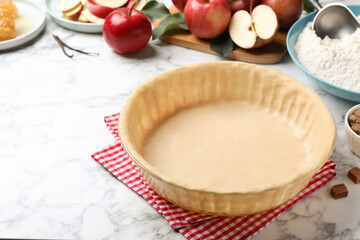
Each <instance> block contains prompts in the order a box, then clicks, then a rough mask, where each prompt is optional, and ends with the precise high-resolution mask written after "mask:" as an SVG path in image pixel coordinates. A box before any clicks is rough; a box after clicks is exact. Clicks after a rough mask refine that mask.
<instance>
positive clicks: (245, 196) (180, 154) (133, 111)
mask: <svg viewBox="0 0 360 240" xmlns="http://www.w3.org/2000/svg"><path fill="white" fill-rule="evenodd" d="M119 135H120V138H121V141H122V144H123V147H124V149H125V151H126V152H127V153H128V155H129V156H130V158H131V159H132V160H133V162H134V163H135V164H136V165H137V166H138V167H139V168H140V171H141V174H142V175H143V177H144V179H145V181H147V183H148V184H149V185H150V187H151V188H153V190H154V191H156V192H157V193H158V194H159V195H161V196H162V197H164V198H165V199H167V200H168V201H170V202H172V203H174V204H176V205H178V206H181V207H183V208H186V209H189V210H192V211H195V212H200V213H206V214H215V215H223V216H235V215H246V214H253V213H257V212H262V211H265V210H269V209H272V208H275V207H277V206H279V205H281V204H282V203H284V202H286V201H287V200H289V199H290V198H292V197H294V196H295V195H296V194H297V193H299V192H300V191H301V190H302V189H303V188H304V187H305V186H306V185H307V184H308V182H309V181H310V179H311V177H312V176H313V175H314V174H315V172H316V171H317V170H318V169H319V168H320V167H321V166H322V165H323V164H324V163H325V162H326V161H327V159H328V157H329V156H330V154H331V153H332V151H333V148H334V145H335V139H336V128H335V123H334V120H333V117H332V115H331V113H330V112H329V110H328V108H327V107H326V104H325V103H324V102H323V101H322V100H321V98H320V97H319V96H318V95H317V94H316V93H315V92H313V91H312V90H311V89H309V88H308V87H306V86H305V85H304V84H302V83H300V82H298V81H297V80H295V79H293V78H291V77H290V76H288V75H286V74H283V73H281V72H278V71H275V70H271V69H268V68H264V67H260V66H256V65H251V64H244V63H239V62H208V63H199V64H193V65H188V66H183V67H179V68H176V69H173V70H170V71H167V72H164V73H162V74H159V75H157V76H154V77H153V78H151V79H150V80H148V81H147V82H145V83H144V84H142V85H140V86H139V87H138V88H137V89H136V90H135V91H134V92H133V93H132V95H131V96H130V97H129V98H128V99H127V101H126V102H125V104H124V106H123V109H122V111H121V114H120V119H119Z"/></svg>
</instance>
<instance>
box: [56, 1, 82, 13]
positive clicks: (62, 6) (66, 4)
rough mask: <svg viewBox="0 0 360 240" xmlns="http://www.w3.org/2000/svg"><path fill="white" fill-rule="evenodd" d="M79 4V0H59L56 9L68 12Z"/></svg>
mask: <svg viewBox="0 0 360 240" xmlns="http://www.w3.org/2000/svg"><path fill="white" fill-rule="evenodd" d="M79 4H81V1H80V0H60V1H59V8H58V9H59V10H60V11H62V12H68V11H71V10H72V9H74V8H75V7H76V6H77V5H79Z"/></svg>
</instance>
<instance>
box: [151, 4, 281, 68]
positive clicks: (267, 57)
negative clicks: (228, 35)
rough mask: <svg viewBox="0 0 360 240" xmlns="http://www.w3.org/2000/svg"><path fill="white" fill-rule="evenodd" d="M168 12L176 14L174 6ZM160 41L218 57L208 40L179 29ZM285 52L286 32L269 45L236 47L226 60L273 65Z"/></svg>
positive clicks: (279, 34) (156, 23) (165, 35)
mask: <svg viewBox="0 0 360 240" xmlns="http://www.w3.org/2000/svg"><path fill="white" fill-rule="evenodd" d="M169 10H170V12H171V13H176V12H178V10H177V9H176V8H175V6H171V7H170V8H169ZM160 21H161V20H160V19H157V20H156V21H155V22H154V28H155V27H157V25H158V24H159V23H160ZM160 39H161V40H162V41H165V42H168V43H171V44H174V45H178V46H181V47H185V48H190V49H194V50H197V51H201V52H206V53H210V54H214V55H218V54H217V53H215V52H213V51H212V50H211V49H210V40H206V39H197V38H196V37H195V36H194V35H192V34H191V33H189V32H188V31H184V30H181V29H173V30H170V31H169V32H167V33H166V34H163V35H161V36H160ZM286 51H287V49H286V32H283V31H279V33H278V34H277V36H276V38H275V39H274V41H273V42H272V43H270V44H269V45H266V46H264V47H261V48H258V49H251V50H246V49H242V48H240V47H237V46H236V47H235V48H234V50H233V51H232V52H231V53H230V54H229V55H228V56H227V58H230V59H234V60H240V61H244V62H249V63H258V64H273V63H278V62H280V61H281V59H282V58H283V57H284V55H285V54H286Z"/></svg>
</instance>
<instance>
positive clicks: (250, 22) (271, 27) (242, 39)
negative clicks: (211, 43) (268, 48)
mask: <svg viewBox="0 0 360 240" xmlns="http://www.w3.org/2000/svg"><path fill="white" fill-rule="evenodd" d="M278 31H279V23H278V20H277V17H276V14H275V12H274V10H272V8H270V7H268V6H266V5H258V6H256V7H255V8H254V9H253V11H252V13H251V14H250V13H249V12H247V11H245V10H240V11H237V12H236V13H234V15H233V16H232V18H231V21H230V25H229V34H230V37H231V39H232V40H233V42H234V43H235V44H236V45H238V46H239V47H241V48H245V49H253V48H259V47H262V46H265V45H267V44H269V43H271V42H272V41H273V40H274V39H275V37H276V34H277V33H278Z"/></svg>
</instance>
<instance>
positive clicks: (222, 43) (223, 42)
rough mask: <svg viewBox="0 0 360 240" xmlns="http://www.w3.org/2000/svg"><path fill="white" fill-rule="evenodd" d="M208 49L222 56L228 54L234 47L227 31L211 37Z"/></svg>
mask: <svg viewBox="0 0 360 240" xmlns="http://www.w3.org/2000/svg"><path fill="white" fill-rule="evenodd" d="M210 49H211V50H213V51H214V52H216V53H217V54H219V55H220V56H222V57H226V56H227V55H229V54H230V53H231V52H232V50H233V49H234V43H233V41H232V40H231V38H230V35H229V33H228V32H227V31H225V32H224V33H223V34H221V35H220V36H218V37H216V38H214V39H212V40H211V43H210Z"/></svg>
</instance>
